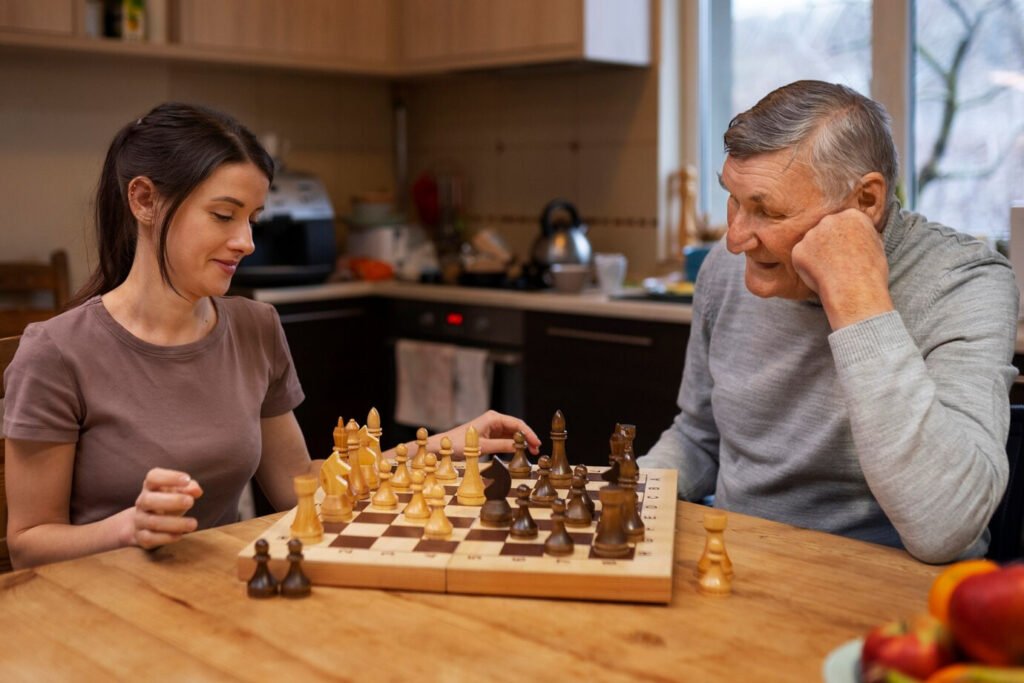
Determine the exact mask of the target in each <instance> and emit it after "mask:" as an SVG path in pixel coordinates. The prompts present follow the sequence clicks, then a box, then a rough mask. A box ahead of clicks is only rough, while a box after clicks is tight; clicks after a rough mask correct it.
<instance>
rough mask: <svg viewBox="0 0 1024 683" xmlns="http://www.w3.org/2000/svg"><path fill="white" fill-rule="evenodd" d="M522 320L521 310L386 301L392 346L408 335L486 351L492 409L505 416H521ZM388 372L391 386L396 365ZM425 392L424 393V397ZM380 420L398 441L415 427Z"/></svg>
mask: <svg viewBox="0 0 1024 683" xmlns="http://www.w3.org/2000/svg"><path fill="white" fill-rule="evenodd" d="M525 318H526V314H525V313H524V311H522V310H520V309H513V308H498V307H491V306H474V305H465V304H449V303H440V302H436V301H417V300H412V299H395V300H393V301H391V302H390V303H389V310H388V315H387V321H388V330H387V332H388V337H389V339H390V341H391V343H393V344H397V342H398V340H400V339H410V340H414V341H432V342H442V343H448V344H455V345H456V346H463V347H473V348H478V349H485V350H486V351H487V353H488V358H489V362H490V364H491V366H492V369H493V374H492V381H491V399H490V408H492V409H493V410H497V411H498V412H502V413H505V414H506V415H522V414H523V412H524V407H525V406H524V380H523V344H524V342H525V338H526V325H525ZM391 361H392V363H393V362H394V354H392V357H391ZM388 375H390V380H391V382H392V384H393V383H394V382H395V380H396V378H397V374H396V368H395V367H394V365H392V367H390V368H389V373H388ZM386 376H387V375H386ZM385 381H387V380H385ZM429 393H430V392H428V391H424V392H423V395H424V396H428V395H429ZM384 418H385V421H386V423H387V425H386V428H385V431H386V433H388V434H390V436H391V438H394V439H395V440H396V442H397V441H412V440H413V439H414V438H415V435H416V432H415V429H413V428H410V427H407V426H405V425H400V424H397V423H395V422H394V420H393V416H390V415H388V416H384Z"/></svg>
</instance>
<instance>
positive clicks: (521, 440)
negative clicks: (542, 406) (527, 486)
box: [508, 432, 533, 479]
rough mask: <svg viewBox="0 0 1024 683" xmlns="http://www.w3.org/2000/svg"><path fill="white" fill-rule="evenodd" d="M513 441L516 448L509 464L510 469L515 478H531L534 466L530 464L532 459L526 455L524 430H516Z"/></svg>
mask: <svg viewBox="0 0 1024 683" xmlns="http://www.w3.org/2000/svg"><path fill="white" fill-rule="evenodd" d="M512 441H513V443H514V445H515V448H514V454H513V455H512V462H510V463H509V464H508V471H509V473H510V474H511V475H512V478H513V479H529V478H530V470H531V469H533V466H532V465H530V459H529V458H527V457H526V437H525V436H524V435H523V433H522V432H516V433H515V435H514V436H513V437H512Z"/></svg>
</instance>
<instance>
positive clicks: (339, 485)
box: [320, 462, 352, 522]
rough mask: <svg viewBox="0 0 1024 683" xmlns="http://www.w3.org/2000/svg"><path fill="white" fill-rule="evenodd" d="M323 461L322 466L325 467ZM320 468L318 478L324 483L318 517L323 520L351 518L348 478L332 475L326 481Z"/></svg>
mask: <svg viewBox="0 0 1024 683" xmlns="http://www.w3.org/2000/svg"><path fill="white" fill-rule="evenodd" d="M326 466H327V463H326V462H325V463H324V465H323V467H326ZM323 467H321V468H320V475H321V476H320V479H321V483H322V484H323V485H324V486H323V488H324V499H323V502H321V503H320V518H321V519H322V520H323V521H325V522H347V521H349V520H350V519H352V496H350V495H349V493H348V480H347V479H345V478H343V477H338V476H332V477H328V478H327V479H326V481H325V480H324V477H323V473H324V470H323Z"/></svg>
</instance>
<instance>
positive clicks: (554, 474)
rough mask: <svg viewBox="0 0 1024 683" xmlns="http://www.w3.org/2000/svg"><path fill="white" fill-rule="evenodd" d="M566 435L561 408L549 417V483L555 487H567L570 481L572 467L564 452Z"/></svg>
mask: <svg viewBox="0 0 1024 683" xmlns="http://www.w3.org/2000/svg"><path fill="white" fill-rule="evenodd" d="M567 437H568V432H566V430H565V415H563V414H562V411H561V410H556V411H555V416H554V417H553V418H551V472H550V474H549V477H550V480H551V485H552V486H554V487H555V488H556V489H567V488H569V483H570V481H572V468H571V467H570V466H569V458H568V456H566V454H565V440H566V438H567Z"/></svg>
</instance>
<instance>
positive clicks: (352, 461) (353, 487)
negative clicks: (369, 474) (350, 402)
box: [345, 420, 370, 500]
mask: <svg viewBox="0 0 1024 683" xmlns="http://www.w3.org/2000/svg"><path fill="white" fill-rule="evenodd" d="M345 432H346V434H347V436H348V466H349V467H351V468H352V471H351V472H349V475H348V491H349V493H350V494H352V499H353V500H366V499H367V498H369V497H370V487H369V486H367V485H366V479H364V478H363V469H362V467H361V466H360V462H359V425H358V424H356V421H355V420H349V421H348V424H347V425H345Z"/></svg>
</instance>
